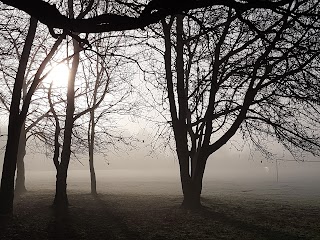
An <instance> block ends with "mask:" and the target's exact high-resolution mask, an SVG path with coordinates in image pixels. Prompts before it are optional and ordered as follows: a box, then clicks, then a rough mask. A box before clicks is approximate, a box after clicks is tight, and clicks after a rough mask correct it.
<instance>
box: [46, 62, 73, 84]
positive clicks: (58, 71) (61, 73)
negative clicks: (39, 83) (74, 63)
mask: <svg viewBox="0 0 320 240" xmlns="http://www.w3.org/2000/svg"><path fill="white" fill-rule="evenodd" d="M69 72H70V70H69V68H68V66H67V65H66V64H64V63H60V64H58V65H57V66H55V67H53V68H52V70H51V71H50V73H49V74H48V76H47V77H46V78H45V79H44V81H45V83H48V84H51V83H52V86H53V87H54V88H64V87H67V85H68V78H69Z"/></svg>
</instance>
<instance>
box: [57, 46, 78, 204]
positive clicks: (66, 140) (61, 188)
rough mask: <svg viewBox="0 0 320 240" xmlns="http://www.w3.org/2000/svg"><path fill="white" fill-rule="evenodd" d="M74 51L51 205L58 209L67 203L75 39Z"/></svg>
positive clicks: (74, 72) (76, 63)
mask: <svg viewBox="0 0 320 240" xmlns="http://www.w3.org/2000/svg"><path fill="white" fill-rule="evenodd" d="M73 46H74V52H75V53H76V54H75V55H74V57H73V61H72V67H71V71H70V74H69V79H68V91H67V109H66V120H65V130H64V137H63V146H62V152H61V162H60V164H59V167H58V168H57V175H56V194H55V198H54V202H53V205H54V206H55V207H57V208H58V209H65V208H67V207H68V205H69V201H68V196H67V174H68V167H69V162H70V155H71V139H72V129H73V124H74V97H75V92H74V85H75V79H76V73H77V70H78V66H79V51H80V46H79V43H78V42H77V41H76V40H73Z"/></svg>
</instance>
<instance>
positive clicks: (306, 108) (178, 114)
mask: <svg viewBox="0 0 320 240" xmlns="http://www.w3.org/2000/svg"><path fill="white" fill-rule="evenodd" d="M308 7H311V8H313V5H309V6H306V5H304V4H301V5H300V4H297V3H294V4H292V5H288V6H287V10H286V12H283V14H278V13H274V12H272V11H266V10H252V11H248V12H246V13H241V14H240V13H239V12H237V11H234V10H233V9H231V8H226V7H218V8H217V7H215V8H212V9H210V10H207V11H204V10H199V11H194V12H189V14H188V15H187V16H183V15H178V16H172V17H169V18H167V19H166V20H165V19H163V20H162V28H163V33H162V35H163V37H164V43H165V49H164V50H163V51H162V52H164V54H163V58H164V65H165V82H160V84H159V85H160V86H163V87H164V90H165V91H166V93H167V94H168V95H167V96H168V102H166V103H168V105H167V104H166V103H165V104H164V106H168V108H169V111H170V117H171V120H170V124H171V127H172V129H173V134H174V139H175V147H176V152H177V156H178V161H179V166H180V176H181V183H182V190H183V195H184V200H183V203H182V206H184V207H186V208H198V207H200V206H201V203H200V196H201V191H202V180H203V175H204V171H205V166H206V163H207V159H208V157H209V156H210V155H211V154H213V153H214V152H215V151H217V150H218V149H219V148H221V147H222V146H223V145H224V144H225V143H227V142H228V141H229V140H230V139H231V138H232V137H233V136H234V135H235V134H236V133H237V132H241V133H242V134H243V137H244V139H250V140H252V141H253V143H254V144H255V145H256V146H257V147H258V148H259V149H262V150H266V148H264V145H263V144H264V143H263V137H262V136H265V137H268V138H272V139H274V140H275V141H277V142H279V143H281V144H282V145H283V146H284V147H285V148H286V149H288V150H289V151H290V152H291V153H292V154H293V156H294V157H298V156H299V155H298V153H300V152H301V151H308V152H310V153H312V154H315V155H318V156H319V155H320V142H319V139H320V135H319V131H318V130H317V129H318V128H319V125H320V121H319V117H320V116H319V113H320V112H319V108H320V106H319V97H318V96H319V90H320V89H319V84H318V82H319V78H318V76H319V72H318V70H319V69H318V66H317V64H318V61H319V54H320V45H319V43H318V42H317V41H316V40H315V38H314V36H318V35H319V30H318V26H319V23H320V21H319V18H318V17H312V18H309V19H306V18H305V16H304V17H301V15H304V14H302V13H305V12H307V11H311V10H310V8H308ZM292 12H295V13H296V15H295V17H292V16H291V13H292ZM299 13H301V14H299ZM310 21H312V26H313V27H310V26H311V25H309V27H306V25H307V23H308V24H310ZM153 29H154V28H153ZM157 35H158V36H159V35H161V33H157ZM158 46H159V45H158ZM154 48H156V47H155V46H154ZM158 51H159V52H161V49H158ZM157 76H159V74H157ZM160 76H161V75H160ZM156 80H157V81H160V79H159V78H157V79H156ZM265 152H266V153H267V151H265Z"/></svg>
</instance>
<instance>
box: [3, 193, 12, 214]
mask: <svg viewBox="0 0 320 240" xmlns="http://www.w3.org/2000/svg"><path fill="white" fill-rule="evenodd" d="M12 213H13V194H12V196H9V195H5V194H1V192H0V214H1V215H10V214H12Z"/></svg>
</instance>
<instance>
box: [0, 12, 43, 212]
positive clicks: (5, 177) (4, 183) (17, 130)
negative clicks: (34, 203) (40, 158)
mask: <svg viewBox="0 0 320 240" xmlns="http://www.w3.org/2000/svg"><path fill="white" fill-rule="evenodd" d="M37 22H38V21H37V20H36V19H35V18H31V19H30V26H29V29H28V33H27V37H26V41H25V44H24V47H23V51H22V54H21V59H20V62H19V67H18V71H17V75H16V79H15V83H14V87H13V93H12V100H11V105H10V115H9V124H8V139H7V145H6V151H5V156H4V162H3V169H2V177H1V187H0V213H4V214H8V213H12V211H13V198H14V177H15V171H16V165H17V155H18V148H19V139H20V134H21V128H22V125H23V122H24V120H25V119H21V118H22V117H24V116H22V117H21V116H20V114H19V107H20V101H21V90H22V86H23V81H24V75H25V71H26V67H27V63H28V59H29V55H30V51H31V48H32V43H33V40H34V37H35V33H36V28H37Z"/></svg>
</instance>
